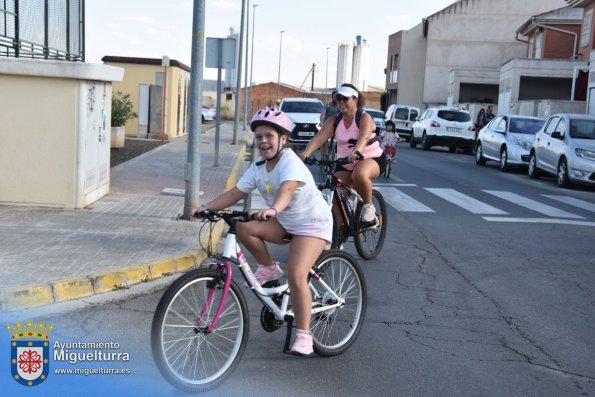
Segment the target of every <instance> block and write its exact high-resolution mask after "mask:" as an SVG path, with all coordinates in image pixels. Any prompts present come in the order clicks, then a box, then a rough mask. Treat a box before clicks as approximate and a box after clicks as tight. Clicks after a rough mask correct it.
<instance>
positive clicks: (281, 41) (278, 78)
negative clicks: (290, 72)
mask: <svg viewBox="0 0 595 397" xmlns="http://www.w3.org/2000/svg"><path fill="white" fill-rule="evenodd" d="M283 33H285V31H284V30H282V31H281V38H280V39H279V72H278V73H277V98H275V99H279V87H280V86H281V47H282V45H283Z"/></svg>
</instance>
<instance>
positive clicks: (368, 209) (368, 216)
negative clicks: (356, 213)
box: [362, 204, 376, 223]
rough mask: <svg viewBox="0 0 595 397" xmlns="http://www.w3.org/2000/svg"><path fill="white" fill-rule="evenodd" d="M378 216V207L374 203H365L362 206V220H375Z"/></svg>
mask: <svg viewBox="0 0 595 397" xmlns="http://www.w3.org/2000/svg"><path fill="white" fill-rule="evenodd" d="M375 217H376V208H374V206H373V205H372V204H364V207H363V208H362V221H364V222H366V223H368V222H373V221H374V218H375Z"/></svg>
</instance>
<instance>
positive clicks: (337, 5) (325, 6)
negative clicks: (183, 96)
mask: <svg viewBox="0 0 595 397" xmlns="http://www.w3.org/2000/svg"><path fill="white" fill-rule="evenodd" d="M247 1H249V3H250V7H249V10H250V27H249V32H248V33H249V37H248V40H246V39H244V45H246V42H247V43H248V45H250V44H251V43H252V29H253V28H254V63H253V66H254V67H253V71H252V80H253V82H254V83H255V84H260V83H267V82H271V81H272V82H277V79H278V77H279V74H280V79H281V82H282V83H286V84H291V85H294V86H297V87H300V86H302V84H303V85H304V87H305V88H306V87H310V85H311V81H312V80H311V79H312V76H311V75H309V72H310V70H311V68H312V64H316V67H315V73H314V84H315V86H316V87H334V86H335V82H336V74H337V47H338V45H339V44H341V43H354V42H355V39H356V36H358V35H361V36H362V38H363V39H365V40H367V43H368V44H369V46H370V66H369V69H370V70H369V76H368V78H369V80H368V81H369V85H373V86H378V87H384V83H385V76H384V68H385V67H386V55H387V50H388V36H389V35H391V34H393V33H396V32H398V31H400V30H407V29H410V28H412V27H414V26H415V25H417V24H419V23H420V22H421V19H422V18H424V17H427V16H429V15H432V14H434V13H436V12H438V11H440V10H442V9H444V8H445V7H447V6H449V5H450V4H452V3H453V2H455V0H418V1H405V0H373V1H367V2H366V1H355V0H300V1H282V0H277V1H274V0H247ZM241 4H242V1H241V0H206V1H205V26H204V33H205V36H206V37H214V38H219V37H221V38H224V37H227V36H228V35H229V32H230V28H233V29H234V30H235V31H236V32H239V30H240V20H241ZM254 4H258V6H257V7H253V6H254ZM85 6H86V32H85V34H86V43H85V46H86V62H94V63H101V58H102V57H103V56H105V55H111V56H129V57H141V58H161V57H163V56H168V57H169V58H170V59H175V60H177V61H179V62H182V63H184V64H186V65H188V66H191V46H192V43H191V38H192V13H193V6H194V1H193V0H168V1H162V0H161V1H156V0H91V1H87V2H86V5H85ZM254 12H255V17H254ZM254 18H255V21H256V23H254V24H253V21H254ZM281 31H284V33H283V34H282V35H281ZM281 37H282V41H281ZM280 46H281V68H280V72H279V55H280V54H279V52H280V51H279V47H280ZM327 49H328V50H327ZM249 51H250V52H249V59H250V57H251V51H252V50H251V47H249ZM244 57H245V54H244ZM327 65H328V70H327ZM242 76H244V72H243V73H242ZM216 77H217V69H213V68H205V69H204V78H205V79H216Z"/></svg>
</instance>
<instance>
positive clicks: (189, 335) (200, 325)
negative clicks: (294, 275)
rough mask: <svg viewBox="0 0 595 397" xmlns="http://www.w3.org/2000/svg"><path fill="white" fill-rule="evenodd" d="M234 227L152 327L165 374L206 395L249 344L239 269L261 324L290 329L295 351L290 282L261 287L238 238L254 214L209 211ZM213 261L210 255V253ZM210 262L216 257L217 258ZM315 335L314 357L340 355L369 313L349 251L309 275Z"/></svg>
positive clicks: (329, 256) (324, 260) (175, 287)
mask: <svg viewBox="0 0 595 397" xmlns="http://www.w3.org/2000/svg"><path fill="white" fill-rule="evenodd" d="M203 217H204V218H205V219H207V220H208V221H209V222H211V223H214V222H217V221H219V220H224V221H225V222H226V223H227V224H228V226H229V230H228V233H227V237H226V240H225V246H224V249H223V255H222V256H221V257H220V258H214V257H212V258H213V259H214V261H213V264H212V265H211V267H210V268H199V269H195V270H191V271H189V272H187V273H185V274H184V275H182V276H181V277H180V278H178V279H177V280H176V281H174V283H172V285H170V286H169V287H168V288H167V290H166V291H165V293H164V294H163V296H162V297H161V300H160V301H159V304H158V305H157V309H156V311H155V314H154V317H153V323H152V327H151V345H152V349H153V356H154V359H155V362H156V364H157V367H158V368H159V371H160V372H161V374H162V375H163V376H164V377H165V378H166V379H167V381H168V382H170V383H171V384H172V385H173V386H175V387H176V388H178V389H180V390H184V391H190V392H202V391H207V390H209V389H212V388H214V387H216V386H218V385H219V384H221V383H222V382H223V381H224V380H225V379H226V378H227V377H228V376H229V375H230V374H231V373H232V372H233V370H234V369H235V368H236V367H237V365H238V363H239V361H240V359H241V358H242V355H243V353H244V350H245V349H246V343H247V341H248V330H249V328H250V327H249V315H248V305H247V303H246V298H245V296H244V294H243V292H242V289H241V288H240V286H239V285H238V282H237V281H236V280H234V279H233V277H232V271H233V265H236V266H237V267H238V268H239V271H240V273H241V275H242V276H243V278H244V280H245V281H246V283H247V284H248V286H249V288H250V289H251V290H252V292H253V293H254V295H255V296H256V297H257V298H258V300H259V301H260V302H261V303H262V304H263V307H262V310H261V313H260V322H261V325H262V327H263V328H264V330H265V331H267V332H274V331H277V330H278V329H280V328H281V327H282V326H283V325H284V324H287V334H286V337H285V346H284V352H288V351H289V343H290V339H291V334H292V328H293V319H294V315H293V311H292V308H291V305H290V291H289V287H288V285H287V284H282V285H281V284H280V283H279V281H278V280H275V281H269V282H268V283H265V284H264V285H260V284H259V283H258V281H256V279H255V278H254V274H253V273H252V271H251V270H250V266H249V264H248V262H247V260H246V257H245V256H244V254H243V252H242V249H241V247H240V245H239V244H238V242H237V240H236V227H235V225H236V222H238V221H246V220H248V219H249V214H248V213H247V212H240V211H205V212H204V213H203ZM209 256H210V255H209ZM210 257H211V256H210ZM309 285H310V289H311V291H312V319H311V332H312V335H313V340H314V352H315V353H316V354H318V355H320V356H335V355H338V354H341V353H343V352H345V351H346V350H347V349H348V348H349V347H350V346H351V345H352V344H353V342H354V341H355V339H356V338H357V336H358V334H359V332H360V330H361V327H362V324H363V321H364V317H365V313H366V304H367V295H366V284H365V280H364V276H363V273H362V271H361V268H360V266H359V265H358V263H357V262H356V261H355V259H353V257H352V256H351V255H349V254H348V253H346V252H344V251H339V250H328V251H324V252H323V253H322V255H321V256H320V257H319V258H318V260H317V261H316V264H315V265H314V266H313V268H312V269H311V270H310V275H309Z"/></svg>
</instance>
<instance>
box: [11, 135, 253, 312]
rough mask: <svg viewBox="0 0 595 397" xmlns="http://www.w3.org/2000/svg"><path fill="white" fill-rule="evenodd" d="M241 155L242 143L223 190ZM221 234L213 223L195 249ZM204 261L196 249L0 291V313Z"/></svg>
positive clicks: (213, 242)
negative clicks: (107, 269)
mask: <svg viewBox="0 0 595 397" xmlns="http://www.w3.org/2000/svg"><path fill="white" fill-rule="evenodd" d="M245 155H246V144H245V142H244V143H241V147H240V151H239V154H238V158H237V159H236V162H235V164H234V166H233V169H232V171H231V174H230V175H229V177H228V178H227V182H226V187H225V189H226V190H227V189H229V188H231V187H233V186H235V184H236V183H237V180H238V174H239V172H240V170H241V168H242V163H243V162H244V157H245ZM223 232H224V224H223V223H222V222H219V223H217V224H216V225H214V227H213V228H212V229H210V232H209V234H210V239H209V235H206V234H205V235H201V236H200V245H199V247H207V245H209V244H210V247H209V248H211V249H213V248H214V246H215V245H216V244H217V241H218V240H219V239H220V238H221V235H222V234H223ZM209 241H210V243H209ZM206 258H207V254H206V252H205V251H204V250H202V249H199V250H196V251H190V252H186V253H184V254H181V255H178V256H174V257H172V258H167V259H161V260H157V261H153V262H148V263H139V264H134V265H127V266H124V267H121V268H117V269H113V270H111V271H106V272H101V273H96V274H91V275H88V276H81V277H74V278H68V279H63V280H58V281H53V282H49V283H46V284H36V285H29V286H24V287H12V288H10V287H9V288H7V289H6V290H4V291H0V312H7V311H13V310H21V309H32V308H36V307H40V306H45V305H50V304H53V303H59V302H65V301H69V300H74V299H81V298H86V297H89V296H92V295H98V294H103V293H105V292H111V291H116V290H119V289H128V288H130V286H132V285H134V284H139V283H146V282H149V281H152V280H156V279H159V278H162V277H165V276H169V275H172V274H174V273H179V272H183V271H185V270H188V269H189V268H191V267H193V266H196V265H200V264H201V263H202V262H203V261H204V260H205V259H206Z"/></svg>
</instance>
